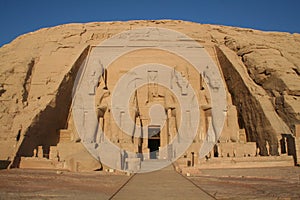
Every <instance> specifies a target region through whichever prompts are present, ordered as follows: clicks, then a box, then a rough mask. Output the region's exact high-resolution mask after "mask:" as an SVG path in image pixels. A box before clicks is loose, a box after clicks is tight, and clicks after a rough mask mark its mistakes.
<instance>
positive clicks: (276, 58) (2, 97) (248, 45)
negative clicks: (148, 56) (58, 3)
mask: <svg viewBox="0 0 300 200" xmlns="http://www.w3.org/2000/svg"><path fill="white" fill-rule="evenodd" d="M146 26H151V27H155V26H157V27H164V28H169V29H173V30H177V31H180V32H182V33H185V34H186V35H188V36H190V37H191V38H193V39H195V40H196V41H197V42H199V43H201V44H202V45H203V46H204V47H205V48H207V49H209V50H208V52H209V53H210V55H211V56H212V57H214V58H215V60H216V61H219V66H220V68H221V69H222V71H223V75H224V80H225V81H226V83H227V87H228V90H229V92H230V93H231V95H232V99H233V103H234V105H236V106H237V108H238V118H239V125H240V128H245V129H246V133H247V139H248V141H256V142H257V144H258V146H259V148H260V154H261V155H266V154H267V149H266V143H268V144H269V146H270V153H271V154H272V155H277V154H278V150H277V148H278V138H280V134H283V133H293V131H294V125H295V124H298V123H300V114H299V113H300V101H299V100H300V79H299V76H300V48H299V47H300V34H289V33H277V32H262V31H258V30H251V29H242V28H234V27H226V26H217V25H202V24H197V23H191V22H185V21H172V20H161V21H129V22H95V23H87V24H67V25H61V26H57V27H52V28H44V29H41V30H38V31H35V32H32V33H28V34H25V35H22V36H20V37H18V38H16V39H15V40H14V41H12V42H11V43H10V44H7V45H4V46H3V47H1V48H0V124H1V131H0V160H7V159H8V160H13V159H14V157H15V156H16V155H19V156H31V155H32V149H33V148H34V147H32V146H33V145H36V144H44V143H47V144H48V145H56V144H57V142H58V139H59V138H58V133H57V132H58V130H59V129H63V128H65V127H66V126H67V118H68V117H69V116H68V113H69V107H70V103H71V88H72V86H73V82H74V79H75V77H76V73H77V71H78V67H79V66H80V63H81V62H82V60H83V58H84V57H85V56H86V54H87V49H88V47H89V46H90V45H97V44H99V43H100V42H101V41H103V40H105V39H107V38H109V37H111V36H112V35H115V34H117V33H120V32H122V31H125V30H130V29H134V28H139V27H146Z"/></svg>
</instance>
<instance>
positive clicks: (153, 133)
mask: <svg viewBox="0 0 300 200" xmlns="http://www.w3.org/2000/svg"><path fill="white" fill-rule="evenodd" d="M159 147H160V126H159V125H150V126H148V148H149V149H150V159H157V158H158V153H159V151H158V150H159Z"/></svg>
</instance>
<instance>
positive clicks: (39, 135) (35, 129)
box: [11, 46, 90, 168]
mask: <svg viewBox="0 0 300 200" xmlns="http://www.w3.org/2000/svg"><path fill="white" fill-rule="evenodd" d="M89 48H90V46H87V47H86V48H85V49H84V50H83V52H82V53H81V55H80V56H79V58H78V59H77V60H76V62H75V63H74V64H73V66H72V68H71V70H70V71H69V72H68V73H67V74H66V75H65V77H64V79H63V81H62V82H61V84H60V86H59V89H58V91H57V93H56V96H55V97H54V99H53V100H52V101H51V102H50V103H49V104H48V105H47V106H46V108H45V109H44V110H43V111H41V112H40V113H39V114H38V115H36V117H35V118H34V119H33V123H32V124H31V125H30V127H29V128H28V129H27V130H26V132H25V134H24V139H23V141H22V143H21V145H20V146H19V149H18V151H17V153H16V155H15V158H14V160H13V164H12V166H11V167H12V168H14V167H19V165H20V160H21V157H22V156H24V157H32V156H34V153H33V152H34V151H37V150H38V146H42V148H43V156H44V157H46V158H48V157H49V150H50V146H56V145H57V143H58V142H59V130H60V129H66V128H67V126H68V117H69V112H70V106H71V103H72V89H73V86H74V82H75V79H76V75H77V73H78V71H79V68H80V66H81V65H82V63H83V62H84V60H85V58H86V57H87V55H88V52H89ZM40 98H42V97H40Z"/></svg>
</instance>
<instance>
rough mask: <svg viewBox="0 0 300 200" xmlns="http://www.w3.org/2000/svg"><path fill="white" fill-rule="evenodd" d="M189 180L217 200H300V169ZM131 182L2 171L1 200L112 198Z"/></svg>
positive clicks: (206, 174) (205, 173)
mask: <svg viewBox="0 0 300 200" xmlns="http://www.w3.org/2000/svg"><path fill="white" fill-rule="evenodd" d="M161 178H163V177H160V178H159V179H161ZM188 178H189V179H190V180H191V181H192V182H194V183H195V184H196V185H198V186H199V187H200V188H201V189H202V190H204V191H206V192H208V193H210V194H211V195H213V196H214V197H215V198H216V199H230V200H232V199H233V200H234V199H261V200H263V199H264V200H265V199H266V200H269V199H272V200H273V199H274V200H275V199H282V200H283V199H285V200H288V199H295V200H296V199H300V167H274V168H251V169H206V170H201V171H200V172H199V173H198V174H197V175H193V176H190V177H188ZM128 179H129V176H126V175H122V174H119V175H114V174H104V173H103V172H90V173H72V172H62V173H57V171H50V170H24V169H12V170H1V171H0V180H1V184H0V200H2V199H3V200H4V199H5V200H7V199H12V200H15V199H30V200H37V199H47V200H48V199H49V200H56V199H67V200H68V199H70V200H77V199H85V200H89V199H97V200H101V199H109V197H111V196H112V195H113V194H114V193H115V192H116V191H117V190H118V189H119V188H120V187H121V186H122V185H123V184H124V183H125V182H126V181H127V180H128ZM157 181H159V180H157ZM178 186H180V183H178ZM162 189H163V188H162Z"/></svg>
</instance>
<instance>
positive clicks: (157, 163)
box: [139, 159, 172, 173]
mask: <svg viewBox="0 0 300 200" xmlns="http://www.w3.org/2000/svg"><path fill="white" fill-rule="evenodd" d="M171 164H172V162H171V161H168V160H163V159H149V160H144V161H142V162H141V169H140V171H139V173H144V172H151V171H157V170H160V169H163V168H166V167H167V166H170V165H171Z"/></svg>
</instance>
